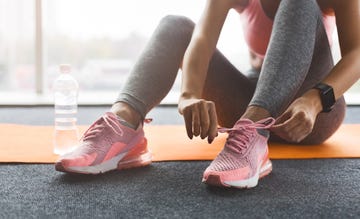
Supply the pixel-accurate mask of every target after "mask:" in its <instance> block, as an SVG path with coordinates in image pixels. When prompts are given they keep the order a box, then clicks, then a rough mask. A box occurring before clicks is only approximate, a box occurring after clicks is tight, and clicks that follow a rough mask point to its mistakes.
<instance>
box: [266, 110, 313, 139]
mask: <svg viewBox="0 0 360 219" xmlns="http://www.w3.org/2000/svg"><path fill="white" fill-rule="evenodd" d="M285 114H287V113H285ZM285 114H283V115H282V116H280V117H279V119H277V124H275V125H274V126H273V127H272V128H271V131H272V132H274V133H275V134H276V135H278V136H279V137H281V138H282V139H284V140H286V141H289V142H300V141H302V140H303V139H304V138H305V137H306V136H307V135H308V134H310V133H311V131H312V129H313V121H312V120H311V119H309V118H308V117H307V116H306V114H305V113H304V112H297V113H295V114H293V115H291V116H290V117H289V114H287V115H285ZM278 122H281V123H278Z"/></svg>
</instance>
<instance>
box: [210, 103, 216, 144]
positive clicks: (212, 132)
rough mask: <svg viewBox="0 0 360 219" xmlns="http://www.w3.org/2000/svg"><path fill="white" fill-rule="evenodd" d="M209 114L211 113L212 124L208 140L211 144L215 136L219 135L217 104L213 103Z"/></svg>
mask: <svg viewBox="0 0 360 219" xmlns="http://www.w3.org/2000/svg"><path fill="white" fill-rule="evenodd" d="M209 115H210V126H209V131H208V142H209V144H211V143H212V142H213V141H214V139H215V137H216V136H217V135H218V131H217V130H218V129H217V116H216V109H215V104H214V103H212V106H211V107H210V109H209Z"/></svg>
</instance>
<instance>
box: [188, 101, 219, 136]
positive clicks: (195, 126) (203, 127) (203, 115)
mask: <svg viewBox="0 0 360 219" xmlns="http://www.w3.org/2000/svg"><path fill="white" fill-rule="evenodd" d="M182 114H183V116H184V120H185V127H186V132H187V135H188V137H189V138H190V139H192V138H193V136H200V137H201V138H202V139H204V138H206V137H208V142H209V143H211V142H212V141H213V140H214V138H215V137H216V136H217V116H216V110H215V104H214V103H213V102H211V101H205V100H197V101H196V102H192V103H190V104H189V105H187V106H186V107H184V108H183V109H182Z"/></svg>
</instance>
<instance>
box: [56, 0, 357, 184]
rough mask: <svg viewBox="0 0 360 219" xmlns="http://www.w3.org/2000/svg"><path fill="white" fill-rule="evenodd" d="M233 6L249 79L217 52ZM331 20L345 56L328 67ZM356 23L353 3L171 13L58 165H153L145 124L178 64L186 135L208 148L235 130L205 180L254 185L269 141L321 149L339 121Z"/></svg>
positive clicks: (287, 2)
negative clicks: (192, 15) (107, 108)
mask: <svg viewBox="0 0 360 219" xmlns="http://www.w3.org/2000/svg"><path fill="white" fill-rule="evenodd" d="M230 9H235V10H236V11H237V12H239V14H240V15H241V17H242V21H243V26H244V33H245V39H246V41H247V43H248V45H249V48H250V55H251V65H252V67H253V68H252V71H251V72H252V73H253V74H252V75H250V76H245V75H244V74H242V73H241V72H239V71H238V70H237V69H236V68H235V67H234V66H233V65H231V64H230V62H229V61H228V60H227V59H226V58H225V57H224V56H223V55H222V54H221V53H220V52H219V51H218V50H216V48H215V47H216V44H217V41H218V38H219V35H220V32H221V29H222V26H223V24H224V22H225V20H226V16H227V14H228V12H229V10H230ZM335 18H336V25H337V29H338V35H339V40H340V47H341V54H342V58H341V60H340V61H339V62H338V64H336V65H335V66H334V64H333V60H332V56H331V51H330V45H331V41H332V40H331V31H332V29H333V27H334V26H335ZM359 23H360V1H359V0H347V1H341V2H340V1H336V0H318V1H315V0H282V1H281V2H280V1H279V0H221V1H220V0H208V1H207V4H206V6H205V9H204V12H203V14H202V17H201V18H200V20H199V22H198V23H197V24H196V25H194V24H193V22H191V21H190V20H189V19H187V18H184V17H179V16H167V17H165V18H164V19H163V20H162V21H161V22H160V24H159V26H158V28H157V29H156V30H155V32H154V34H153V36H152V38H151V39H150V42H149V43H148V45H147V47H146V48H145V50H144V51H143V53H142V55H141V56H140V58H139V60H138V62H137V63H136V65H135V66H134V68H133V70H132V72H131V76H130V77H129V79H128V82H127V84H126V86H125V87H124V89H123V91H122V92H121V93H120V95H119V97H118V99H117V101H116V103H115V104H114V105H113V107H112V109H111V112H107V113H106V114H105V115H104V116H102V117H101V118H100V119H99V120H98V121H96V122H95V123H94V124H93V125H92V126H91V127H90V128H89V130H88V131H87V132H86V133H85V134H84V137H83V139H82V142H81V146H80V147H79V148H78V149H77V150H75V151H74V152H72V153H70V154H67V155H65V156H63V157H61V158H60V159H59V161H58V162H57V163H56V169H57V170H60V171H65V172H77V173H92V174H97V173H101V172H106V171H109V170H113V169H122V168H129V167H135V166H142V165H147V164H149V163H150V162H151V155H150V153H149V152H148V150H147V147H146V139H145V137H144V132H143V129H142V125H143V122H144V118H145V116H146V114H147V112H149V111H150V110H151V109H152V108H153V107H154V106H156V105H157V104H158V103H159V102H160V101H161V100H162V99H163V98H164V97H165V95H166V94H167V93H168V92H169V90H170V88H171V86H172V84H173V82H174V79H175V77H176V73H177V70H178V68H179V66H180V67H181V68H182V71H183V75H182V76H183V80H182V88H181V97H180V100H179V105H178V109H179V112H180V113H181V114H182V115H183V116H184V120H185V125H186V130H187V134H188V136H189V138H193V136H200V137H201V138H202V139H205V138H207V140H208V142H209V143H211V142H212V141H213V140H214V138H215V137H216V136H217V132H218V128H217V127H218V124H219V125H220V126H223V127H232V128H227V129H226V128H223V129H220V131H227V132H229V137H228V139H227V141H226V143H225V146H224V148H223V150H222V151H221V152H220V153H219V154H218V156H217V157H216V158H215V160H214V161H212V163H211V164H210V166H209V167H208V168H207V169H206V170H205V172H204V175H203V181H204V182H205V183H208V184H210V185H217V186H227V187H229V186H231V187H237V188H251V187H254V186H256V185H257V183H258V179H259V178H261V177H262V176H265V175H267V174H269V173H270V172H271V170H272V165H271V162H270V160H269V158H268V145H267V142H268V139H269V137H270V140H278V141H286V142H288V143H294V144H318V143H321V142H323V141H325V140H326V139H327V138H328V137H330V136H331V135H332V134H333V133H334V132H335V131H336V130H337V128H338V127H339V126H340V124H341V123H342V120H343V117H344V111H345V102H344V98H343V93H344V92H345V91H346V90H347V89H349V88H350V87H351V85H353V84H354V83H355V82H356V81H357V80H358V79H359V75H360V61H359V57H360V26H359ZM254 72H255V74H254ZM254 75H255V77H254ZM274 118H277V119H276V121H275V119H274ZM270 131H271V133H270Z"/></svg>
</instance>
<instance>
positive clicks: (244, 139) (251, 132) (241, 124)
mask: <svg viewBox="0 0 360 219" xmlns="http://www.w3.org/2000/svg"><path fill="white" fill-rule="evenodd" d="M274 123H275V119H274V118H271V117H269V118H266V119H262V120H259V121H257V122H252V121H251V120H248V119H240V120H239V121H237V122H236V124H235V125H234V127H233V128H219V129H218V131H219V132H220V133H225V132H227V133H229V136H228V138H227V139H226V144H225V147H227V148H228V149H230V150H232V151H234V152H235V153H240V154H244V153H245V152H246V151H247V148H248V147H249V143H250V142H251V140H252V139H253V138H254V136H255V135H256V130H257V129H264V130H266V129H269V128H270V127H271V126H272V125H273V124H274Z"/></svg>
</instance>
